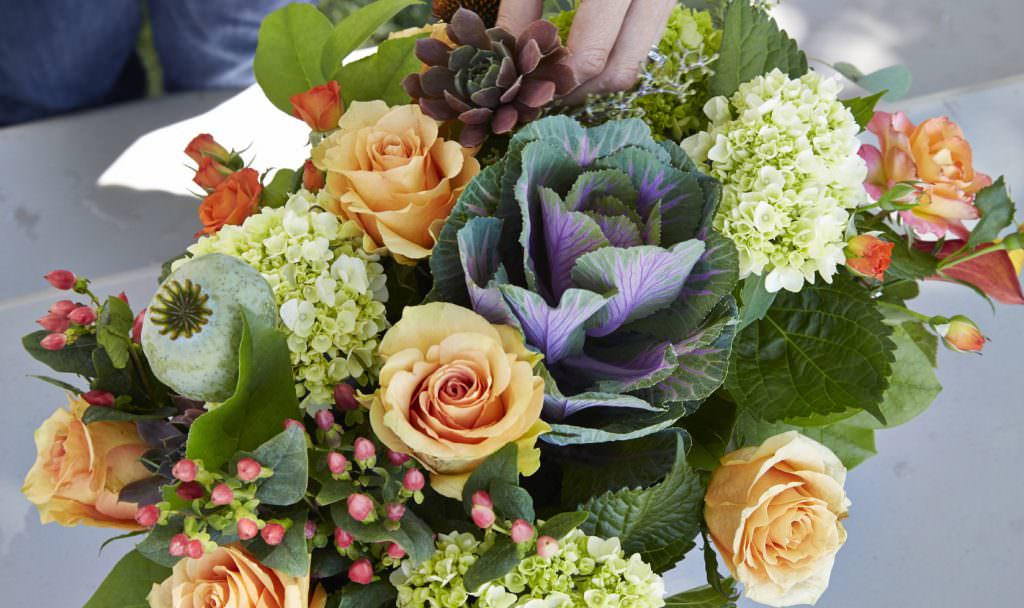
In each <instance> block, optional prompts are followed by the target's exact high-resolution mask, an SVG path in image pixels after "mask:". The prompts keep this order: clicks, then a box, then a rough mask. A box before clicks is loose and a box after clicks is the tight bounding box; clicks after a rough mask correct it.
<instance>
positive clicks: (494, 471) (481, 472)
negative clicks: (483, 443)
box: [462, 443, 519, 514]
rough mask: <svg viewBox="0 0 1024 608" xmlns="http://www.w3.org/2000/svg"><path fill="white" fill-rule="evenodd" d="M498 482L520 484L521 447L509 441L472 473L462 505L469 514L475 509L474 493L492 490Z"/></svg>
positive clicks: (464, 492)
mask: <svg viewBox="0 0 1024 608" xmlns="http://www.w3.org/2000/svg"><path fill="white" fill-rule="evenodd" d="M498 483H505V484H509V485H514V486H518V485H519V447H518V446H516V444H514V443H508V444H506V445H505V447H503V448H501V449H500V450H498V451H497V452H495V453H493V454H491V455H490V456H488V457H487V459H486V460H484V461H483V462H482V463H480V466H478V467H477V468H476V470H474V471H473V473H472V474H470V476H469V479H468V480H466V486H465V487H464V488H463V490H462V507H463V509H465V510H466V513H467V514H469V513H470V512H471V511H472V510H473V494H474V493H475V492H477V491H478V490H484V491H486V492H490V491H491V487H492V486H493V485H495V484H498Z"/></svg>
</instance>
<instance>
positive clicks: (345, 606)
mask: <svg viewBox="0 0 1024 608" xmlns="http://www.w3.org/2000/svg"><path fill="white" fill-rule="evenodd" d="M397 597H398V592H397V591H395V588H394V587H392V586H391V583H389V582H387V581H385V580H380V581H375V582H372V583H370V584H369V585H360V584H359V583H349V584H348V585H345V586H344V587H343V588H342V589H341V597H340V599H339V601H338V604H337V606H336V608H380V606H385V605H394V602H395V599H396V598H397ZM328 605H330V604H328Z"/></svg>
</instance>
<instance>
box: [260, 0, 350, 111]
mask: <svg viewBox="0 0 1024 608" xmlns="http://www.w3.org/2000/svg"><path fill="white" fill-rule="evenodd" d="M332 30H333V28H332V26H331V20H330V19H328V18H327V16H326V15H324V14H323V13H322V12H320V10H319V9H317V8H316V7H315V6H314V5H312V4H299V3H296V4H289V5H287V6H284V7H282V8H280V9H278V10H276V11H274V12H273V13H270V15H268V16H267V18H266V19H264V20H263V25H261V26H260V33H259V41H258V43H257V45H256V58H255V59H254V60H253V65H252V67H253V72H255V74H256V82H258V83H259V84H260V87H262V88H263V93H264V94H265V95H266V96H267V99H269V100H270V101H271V103H273V104H274V105H275V106H277V107H278V108H280V109H281V110H282V111H284V112H286V113H288V114H291V113H292V102H291V101H290V100H289V98H290V97H291V96H292V95H296V94H298V93H302V92H303V91H307V90H309V89H311V88H313V87H315V86H319V85H322V84H324V83H325V82H327V78H326V77H325V76H324V72H323V70H322V69H321V68H320V58H321V57H322V56H323V49H324V45H325V44H326V43H327V39H328V38H329V37H330V36H331V32H332Z"/></svg>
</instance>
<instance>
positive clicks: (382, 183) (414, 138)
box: [313, 101, 480, 263]
mask: <svg viewBox="0 0 1024 608" xmlns="http://www.w3.org/2000/svg"><path fill="white" fill-rule="evenodd" d="M474 153H475V152H474V151H473V150H471V149H469V148H463V147H462V146H460V145H459V144H458V143H456V142H453V141H446V140H444V139H442V138H441V137H439V135H438V123H437V121H435V120H434V119H432V118H429V117H427V116H425V115H423V113H422V112H421V111H420V109H419V107H418V106H415V105H405V106H396V107H394V108H391V109H388V106H387V104H385V103H384V102H382V101H370V102H353V103H352V107H350V108H349V109H348V111H347V112H345V114H344V115H343V116H342V117H341V120H340V121H339V123H338V130H337V131H336V132H334V133H333V134H331V135H330V136H329V137H328V138H327V139H325V140H324V141H323V142H321V143H320V145H318V146H317V147H316V149H315V150H314V151H313V162H314V163H315V164H316V166H317V168H319V169H322V170H325V171H327V189H328V191H329V192H330V194H331V196H332V199H333V200H332V201H331V203H330V204H329V205H328V206H329V208H330V210H331V211H333V212H334V213H336V214H338V215H340V216H342V217H345V218H347V219H351V220H355V221H356V222H357V223H358V224H359V225H360V226H361V227H362V229H363V232H364V233H365V235H366V236H365V238H364V243H363V244H364V247H365V248H366V249H367V250H368V251H376V250H378V249H381V248H385V249H387V250H388V251H390V252H391V254H393V255H394V256H395V259H397V260H398V261H400V262H404V263H412V262H411V261H414V260H419V259H423V258H425V257H427V256H429V255H430V252H431V250H432V249H433V247H434V244H435V243H436V242H437V237H438V234H439V233H440V231H441V227H442V226H443V225H444V221H445V220H446V219H447V218H448V214H449V213H451V210H452V207H453V206H454V205H455V201H456V200H457V199H458V198H459V194H461V193H462V190H463V189H465V187H466V185H467V184H468V183H469V181H470V180H471V179H473V177H474V176H475V175H476V174H477V173H479V172H480V163H479V162H477V160H476V159H475V158H474V157H473V155H474Z"/></svg>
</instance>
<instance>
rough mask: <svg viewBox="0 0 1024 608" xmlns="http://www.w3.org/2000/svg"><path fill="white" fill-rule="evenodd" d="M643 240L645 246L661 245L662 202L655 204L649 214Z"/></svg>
mask: <svg viewBox="0 0 1024 608" xmlns="http://www.w3.org/2000/svg"><path fill="white" fill-rule="evenodd" d="M643 239H644V244H645V245H661V201H658V202H657V203H655V204H654V206H653V207H651V212H650V213H648V214H647V221H646V222H645V223H644V232H643Z"/></svg>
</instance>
